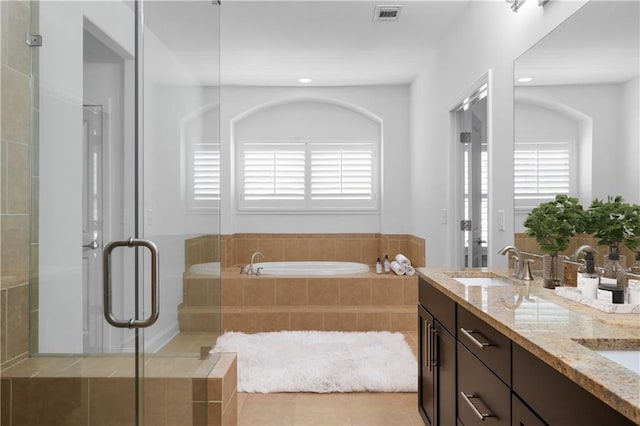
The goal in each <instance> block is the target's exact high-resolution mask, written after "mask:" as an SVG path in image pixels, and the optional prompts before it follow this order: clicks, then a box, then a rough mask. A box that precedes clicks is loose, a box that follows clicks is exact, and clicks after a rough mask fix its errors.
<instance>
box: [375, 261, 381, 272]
mask: <svg viewBox="0 0 640 426" xmlns="http://www.w3.org/2000/svg"><path fill="white" fill-rule="evenodd" d="M381 273H382V263H380V258H378V260H376V274H381Z"/></svg>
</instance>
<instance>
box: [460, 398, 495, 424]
mask: <svg viewBox="0 0 640 426" xmlns="http://www.w3.org/2000/svg"><path fill="white" fill-rule="evenodd" d="M460 395H461V396H462V399H464V401H465V402H466V403H467V404H468V405H469V407H471V410H473V413H474V414H475V415H476V416H478V418H479V419H480V420H481V421H484V419H486V418H487V417H493V415H492V414H491V413H489V410H488V409H487V408H486V407H482V408H480V409H479V408H478V407H476V404H474V403H473V401H471V400H472V399H477V400H478V401H480V403H482V400H481V399H480V398H479V397H478V396H476V395H474V394H467V393H465V392H462V391H461V392H460ZM482 405H484V404H483V403H482ZM480 410H483V411H480Z"/></svg>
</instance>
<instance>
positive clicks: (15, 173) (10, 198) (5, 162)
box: [0, 1, 31, 368]
mask: <svg viewBox="0 0 640 426" xmlns="http://www.w3.org/2000/svg"><path fill="white" fill-rule="evenodd" d="M0 19H1V23H2V25H1V28H2V31H1V35H0V40H1V42H0V56H1V62H2V67H1V71H0V94H1V95H2V96H1V97H2V102H1V105H0V138H1V149H0V161H1V175H0V182H1V190H0V364H1V368H6V367H7V366H9V365H11V364H13V363H15V362H16V361H19V360H22V359H24V358H26V357H27V353H28V350H29V249H30V246H29V238H30V229H29V224H30V219H31V217H30V202H31V197H30V189H29V188H30V180H31V167H30V162H29V158H30V145H29V143H30V138H29V134H30V131H29V123H30V119H29V116H30V108H31V103H30V87H29V85H30V81H29V73H30V54H31V53H30V48H29V47H28V46H27V45H26V44H25V41H24V40H25V33H27V32H28V31H29V21H30V3H29V2H28V1H2V2H0Z"/></svg>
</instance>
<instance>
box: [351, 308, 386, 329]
mask: <svg viewBox="0 0 640 426" xmlns="http://www.w3.org/2000/svg"><path fill="white" fill-rule="evenodd" d="M357 317H358V319H357V322H358V325H357V328H356V330H358V331H380V330H390V329H391V312H358V313H357Z"/></svg>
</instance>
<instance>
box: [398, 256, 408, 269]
mask: <svg viewBox="0 0 640 426" xmlns="http://www.w3.org/2000/svg"><path fill="white" fill-rule="evenodd" d="M396 262H398V263H399V264H400V265H402V266H404V267H405V268H406V267H407V266H411V261H410V260H409V258H408V257H407V256H405V255H404V254H402V253H399V254H396Z"/></svg>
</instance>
